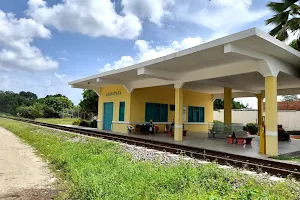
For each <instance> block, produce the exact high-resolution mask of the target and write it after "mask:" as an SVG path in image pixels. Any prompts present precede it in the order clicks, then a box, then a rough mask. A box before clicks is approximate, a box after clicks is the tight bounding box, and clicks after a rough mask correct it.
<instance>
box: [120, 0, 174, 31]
mask: <svg viewBox="0 0 300 200" xmlns="http://www.w3.org/2000/svg"><path fill="white" fill-rule="evenodd" d="M174 4H175V0H143V1H141V0H123V1H122V5H123V6H124V10H123V11H124V13H131V14H133V15H135V16H137V17H139V18H140V19H149V21H151V22H153V23H155V24H157V25H159V26H160V25H162V24H161V20H162V18H163V17H165V16H168V15H172V14H171V13H170V11H169V10H168V7H170V6H172V5H174Z"/></svg>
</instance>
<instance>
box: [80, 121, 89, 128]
mask: <svg viewBox="0 0 300 200" xmlns="http://www.w3.org/2000/svg"><path fill="white" fill-rule="evenodd" d="M79 126H85V127H89V122H87V121H85V120H80V122H79Z"/></svg>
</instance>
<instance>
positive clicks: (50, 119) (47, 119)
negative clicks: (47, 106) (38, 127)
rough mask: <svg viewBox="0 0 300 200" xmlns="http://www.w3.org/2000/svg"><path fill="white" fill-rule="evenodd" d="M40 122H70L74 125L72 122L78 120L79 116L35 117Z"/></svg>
mask: <svg viewBox="0 0 300 200" xmlns="http://www.w3.org/2000/svg"><path fill="white" fill-rule="evenodd" d="M35 120H36V121H39V122H44V123H49V124H69V125H72V123H73V122H74V121H75V120H77V118H37V119H35Z"/></svg>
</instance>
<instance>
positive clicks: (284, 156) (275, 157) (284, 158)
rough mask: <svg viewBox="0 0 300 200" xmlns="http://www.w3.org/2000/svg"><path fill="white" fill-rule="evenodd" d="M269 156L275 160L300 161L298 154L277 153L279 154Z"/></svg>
mask: <svg viewBox="0 0 300 200" xmlns="http://www.w3.org/2000/svg"><path fill="white" fill-rule="evenodd" d="M271 158H273V159H277V160H289V161H296V162H300V156H286V155H279V156H273V157H271Z"/></svg>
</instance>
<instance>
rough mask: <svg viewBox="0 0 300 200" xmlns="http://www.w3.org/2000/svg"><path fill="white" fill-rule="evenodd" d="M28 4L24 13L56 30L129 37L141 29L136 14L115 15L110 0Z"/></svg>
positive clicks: (41, 0)
mask: <svg viewBox="0 0 300 200" xmlns="http://www.w3.org/2000/svg"><path fill="white" fill-rule="evenodd" d="M28 6H29V9H28V10H27V11H26V13H27V15H29V16H31V17H32V18H33V19H34V20H36V21H38V22H40V23H43V24H45V25H51V26H53V27H55V28H57V29H58V30H60V31H70V32H76V33H81V34H84V35H88V36H91V37H99V36H107V37H116V38H125V39H132V38H135V37H137V36H138V35H139V34H140V32H141V30H142V24H141V22H140V20H139V18H138V17H136V16H135V15H133V14H131V13H124V14H123V15H120V14H118V13H117V12H116V10H115V5H114V3H112V2H111V1H110V0H101V1H100V0H98V1H95V0H84V1H83V0H64V1H63V2H62V3H59V4H56V5H54V6H52V7H49V6H48V5H47V2H46V1H44V0H29V1H28Z"/></svg>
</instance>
